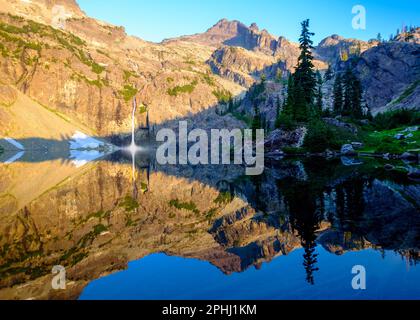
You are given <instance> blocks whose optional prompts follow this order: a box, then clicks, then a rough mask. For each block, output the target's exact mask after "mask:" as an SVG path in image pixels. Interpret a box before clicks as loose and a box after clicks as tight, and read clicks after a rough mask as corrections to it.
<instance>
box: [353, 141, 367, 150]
mask: <svg viewBox="0 0 420 320" xmlns="http://www.w3.org/2000/svg"><path fill="white" fill-rule="evenodd" d="M351 145H352V146H353V148H354V149H356V150H357V149H362V148H363V146H364V144H363V143H361V142H352V143H351Z"/></svg>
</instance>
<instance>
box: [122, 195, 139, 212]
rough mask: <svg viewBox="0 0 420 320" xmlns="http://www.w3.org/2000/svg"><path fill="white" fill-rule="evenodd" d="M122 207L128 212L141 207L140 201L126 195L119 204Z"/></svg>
mask: <svg viewBox="0 0 420 320" xmlns="http://www.w3.org/2000/svg"><path fill="white" fill-rule="evenodd" d="M119 207H120V208H124V209H125V211H126V212H131V211H134V210H135V209H137V208H138V207H139V204H138V202H137V201H136V200H135V199H133V198H132V197H130V196H126V197H125V198H124V199H122V201H121V202H120V204H119Z"/></svg>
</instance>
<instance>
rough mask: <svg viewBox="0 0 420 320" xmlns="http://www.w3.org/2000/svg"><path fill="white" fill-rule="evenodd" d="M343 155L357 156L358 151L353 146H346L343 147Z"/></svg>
mask: <svg viewBox="0 0 420 320" xmlns="http://www.w3.org/2000/svg"><path fill="white" fill-rule="evenodd" d="M341 154H343V155H347V156H351V155H356V151H355V150H354V148H353V146H352V145H351V144H345V145H343V146H342V147H341Z"/></svg>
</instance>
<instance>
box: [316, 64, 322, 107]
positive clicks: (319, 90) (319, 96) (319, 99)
mask: <svg viewBox="0 0 420 320" xmlns="http://www.w3.org/2000/svg"><path fill="white" fill-rule="evenodd" d="M316 78H317V94H316V112H317V114H318V115H321V114H322V109H323V102H322V99H323V94H322V84H323V81H322V76H321V73H319V71H317V72H316Z"/></svg>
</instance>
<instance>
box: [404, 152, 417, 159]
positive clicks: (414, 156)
mask: <svg viewBox="0 0 420 320" xmlns="http://www.w3.org/2000/svg"><path fill="white" fill-rule="evenodd" d="M401 159H403V160H413V161H415V160H417V156H416V155H415V154H412V153H409V152H405V153H403V154H402V155H401Z"/></svg>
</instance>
